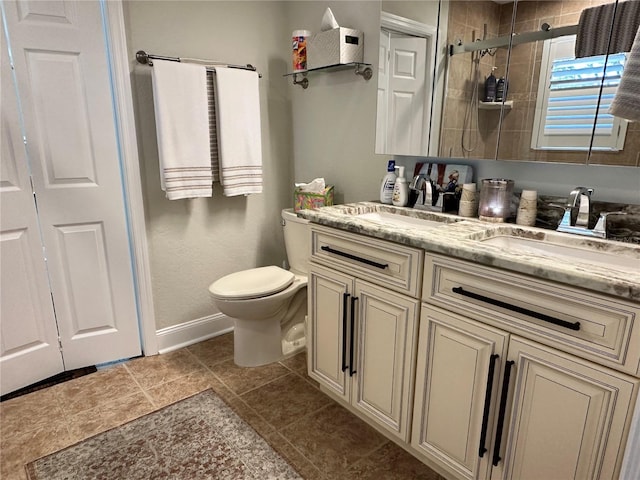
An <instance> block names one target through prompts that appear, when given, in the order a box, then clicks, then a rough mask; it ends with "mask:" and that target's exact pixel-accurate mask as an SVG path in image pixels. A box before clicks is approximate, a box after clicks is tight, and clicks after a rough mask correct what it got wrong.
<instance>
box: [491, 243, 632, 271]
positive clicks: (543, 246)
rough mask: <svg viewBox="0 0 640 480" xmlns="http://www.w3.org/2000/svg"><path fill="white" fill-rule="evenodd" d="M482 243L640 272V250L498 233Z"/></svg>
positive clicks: (568, 260)
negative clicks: (620, 250)
mask: <svg viewBox="0 0 640 480" xmlns="http://www.w3.org/2000/svg"><path fill="white" fill-rule="evenodd" d="M482 243H485V244H488V245H494V246H496V247H500V248H503V249H505V250H511V251H516V252H519V253H531V254H534V255H543V256H547V257H554V258H563V259H565V260H566V261H567V262H571V263H590V264H595V265H598V266H601V267H609V268H613V269H615V270H623V271H627V272H633V273H637V272H640V255H639V254H638V252H640V251H638V252H634V253H635V255H633V254H631V255H623V254H620V253H618V252H616V253H612V252H605V251H602V250H595V249H590V248H581V247H578V246H576V247H573V246H568V245H559V244H557V243H550V242H546V241H540V240H532V239H530V238H524V237H517V236H513V235H497V236H495V237H490V238H487V239H485V240H482Z"/></svg>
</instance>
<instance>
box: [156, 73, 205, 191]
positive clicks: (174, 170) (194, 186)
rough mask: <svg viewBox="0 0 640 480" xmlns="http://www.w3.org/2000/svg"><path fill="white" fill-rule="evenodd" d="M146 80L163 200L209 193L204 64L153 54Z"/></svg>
mask: <svg viewBox="0 0 640 480" xmlns="http://www.w3.org/2000/svg"><path fill="white" fill-rule="evenodd" d="M152 82H153V104H154V107H155V108H154V109H155V118H156V133H157V140H158V156H159V160H160V186H161V188H162V190H164V191H165V193H166V195H167V198H168V199H169V200H178V199H182V198H196V197H210V196H211V194H212V185H211V183H212V174H211V154H210V152H209V126H208V125H209V120H208V111H207V79H206V69H205V67H204V66H203V65H194V64H188V63H179V62H170V61H162V60H154V65H153V69H152Z"/></svg>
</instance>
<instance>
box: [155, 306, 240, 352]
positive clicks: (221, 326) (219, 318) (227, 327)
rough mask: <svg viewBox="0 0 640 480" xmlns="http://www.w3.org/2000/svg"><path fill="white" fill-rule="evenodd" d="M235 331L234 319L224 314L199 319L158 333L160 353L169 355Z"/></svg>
mask: <svg viewBox="0 0 640 480" xmlns="http://www.w3.org/2000/svg"><path fill="white" fill-rule="evenodd" d="M231 331H233V319H232V318H230V317H227V316H226V315H224V314H222V313H218V314H215V315H209V316H207V317H202V318H197V319H195V320H191V321H188V322H185V323H181V324H179V325H172V326H170V327H166V328H162V329H160V330H157V331H156V338H157V341H158V353H160V354H163V353H169V352H172V351H174V350H178V349H180V348H184V347H187V346H189V345H193V344H194V343H198V342H202V341H203V340H207V339H209V338H212V337H217V336H218V335H222V334H224V333H228V332H231Z"/></svg>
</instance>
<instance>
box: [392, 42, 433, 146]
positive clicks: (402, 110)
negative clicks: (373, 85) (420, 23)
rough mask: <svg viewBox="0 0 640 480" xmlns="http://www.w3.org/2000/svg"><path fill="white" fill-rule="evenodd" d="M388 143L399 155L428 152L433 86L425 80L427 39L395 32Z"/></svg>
mask: <svg viewBox="0 0 640 480" xmlns="http://www.w3.org/2000/svg"><path fill="white" fill-rule="evenodd" d="M390 42H391V43H390V65H389V89H388V100H389V106H388V112H389V113H388V114H389V120H388V123H387V127H388V130H387V133H388V138H387V143H388V147H389V151H390V152H393V153H395V154H399V155H402V154H406V155H415V152H426V151H427V145H423V138H426V139H428V138H429V135H427V134H425V133H426V129H428V128H429V126H428V125H426V122H425V113H429V112H425V109H426V107H427V106H426V100H427V98H430V85H428V84H427V83H426V81H425V78H426V77H425V72H426V68H427V64H426V63H427V39H426V38H422V37H408V36H403V35H401V34H396V33H392V34H391V39H390Z"/></svg>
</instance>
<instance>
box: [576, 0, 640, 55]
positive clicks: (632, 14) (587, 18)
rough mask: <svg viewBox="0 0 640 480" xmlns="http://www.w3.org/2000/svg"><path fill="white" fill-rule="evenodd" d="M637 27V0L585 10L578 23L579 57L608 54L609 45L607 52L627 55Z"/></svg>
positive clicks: (639, 14) (639, 4)
mask: <svg viewBox="0 0 640 480" xmlns="http://www.w3.org/2000/svg"><path fill="white" fill-rule="evenodd" d="M614 15H615V20H614ZM614 21H615V23H614V24H613V28H612V23H613V22H614ZM638 27H640V1H638V0H627V1H621V2H619V3H615V2H614V3H607V4H605V5H600V6H599V7H593V8H586V9H584V10H583V11H582V13H581V14H580V20H579V21H578V33H577V36H576V49H575V53H576V58H582V57H592V56H594V55H605V54H606V53H607V46H608V47H609V49H608V53H619V52H628V51H630V50H631V45H633V39H634V37H635V35H636V31H637V30H638ZM610 34H611V35H610ZM609 36H611V39H609Z"/></svg>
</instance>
